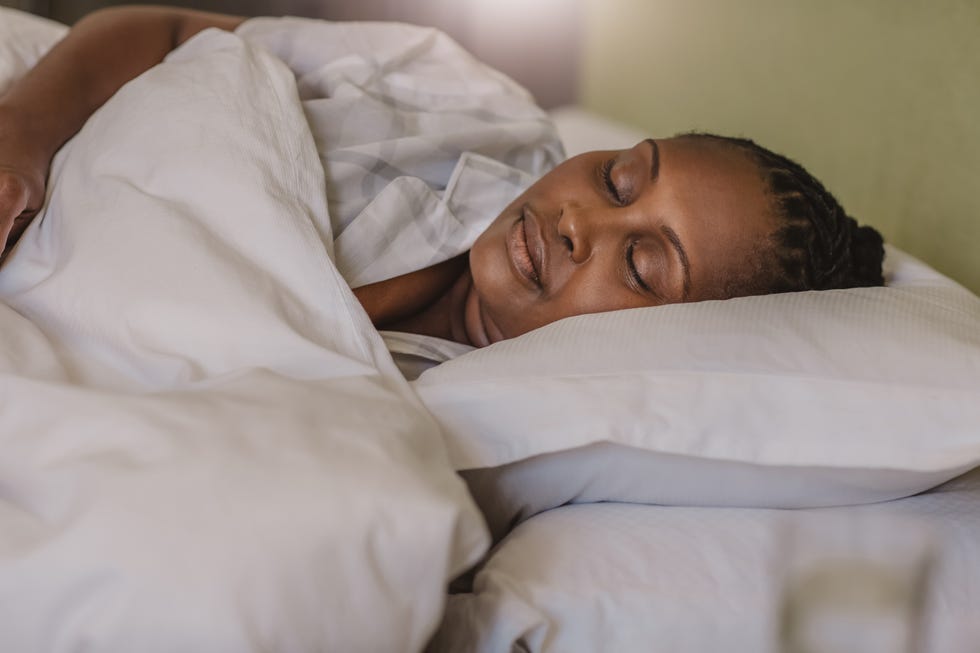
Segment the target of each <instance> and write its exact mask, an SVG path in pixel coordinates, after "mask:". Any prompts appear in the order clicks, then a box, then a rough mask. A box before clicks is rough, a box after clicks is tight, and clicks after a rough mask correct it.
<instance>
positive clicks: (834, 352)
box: [415, 249, 980, 536]
mask: <svg viewBox="0 0 980 653" xmlns="http://www.w3.org/2000/svg"><path fill="white" fill-rule="evenodd" d="M887 259H888V260H887V263H888V269H887V270H886V271H887V273H888V277H889V280H890V284H891V287H886V288H865V289H851V290H838V291H825V292H807V293H794V294H785V295H771V296H762V297H748V298H741V299H733V300H728V301H725V302H703V303H697V304H682V305H672V306H664V307H659V308H652V309H637V310H630V311H620V312H616V313H609V314H600V315H588V316H580V317H575V318H571V319H567V320H563V321H560V322H557V323H554V324H551V325H549V326H547V327H544V328H542V329H538V330H536V331H534V332H531V333H529V334H526V335H524V336H522V337H520V338H515V339H513V340H508V341H503V342H500V343H498V344H495V345H493V346H491V347H487V348H485V349H481V350H477V351H474V352H472V353H469V354H466V355H464V356H461V357H459V358H457V359H455V360H452V361H449V362H447V363H444V364H442V365H440V366H439V367H436V368H434V369H432V370H430V371H428V372H426V373H424V374H423V375H422V376H421V377H420V378H419V379H418V380H417V381H416V382H415V387H416V389H417V390H418V392H419V394H420V395H421V397H422V399H423V401H424V402H425V403H426V405H427V406H428V407H429V409H430V410H431V411H432V412H433V413H434V414H435V415H436V417H437V418H438V420H439V421H440V422H441V423H442V425H443V426H444V428H445V431H446V433H447V434H448V437H449V441H448V444H449V448H450V452H451V455H452V458H453V462H454V464H455V466H456V468H457V469H459V470H468V471H466V472H465V473H464V476H465V477H466V478H467V480H468V481H469V482H470V487H471V490H472V491H473V492H474V495H475V496H476V498H477V502H478V503H479V504H480V505H481V507H482V508H483V509H484V511H485V514H486V515H487V517H488V519H489V521H490V525H491V529H492V530H493V531H494V532H495V535H497V536H499V535H501V534H502V533H503V532H504V531H505V530H506V529H507V527H508V526H509V525H512V523H513V522H515V521H519V520H520V519H521V518H524V517H527V516H529V515H531V514H534V513H536V512H540V511H541V510H545V509H548V508H552V507H555V506H557V505H561V504H563V503H567V502H573V501H575V502H585V501H630V502H640V503H665V504H681V505H715V506H770V507H787V508H790V507H806V506H825V505H839V504H849V503H861V502H871V501H882V500H886V499H892V498H895V497H900V496H906V495H909V494H913V493H915V492H919V491H922V490H924V489H926V488H929V487H931V486H934V485H937V484H938V483H941V482H943V481H945V480H947V479H949V478H952V477H954V476H956V475H957V474H960V473H962V472H963V471H965V470H967V469H969V468H971V467H973V466H975V465H977V464H978V463H980V300H978V298H977V297H976V296H974V295H973V294H971V293H970V292H969V291H967V290H965V289H964V288H962V287H960V286H958V285H957V284H955V283H954V282H952V281H950V280H948V279H945V278H943V277H942V276H941V275H939V274H938V273H936V272H934V271H932V270H930V269H929V268H928V267H926V266H925V265H923V264H922V263H920V262H918V261H916V260H914V259H912V258H911V257H909V256H908V255H905V254H902V253H900V252H898V251H896V250H894V249H889V250H888V256H887Z"/></svg>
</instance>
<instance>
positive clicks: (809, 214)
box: [681, 132, 884, 296]
mask: <svg viewBox="0 0 980 653" xmlns="http://www.w3.org/2000/svg"><path fill="white" fill-rule="evenodd" d="M681 136H682V137H685V138H699V139H700V138H704V139H711V140H714V141H716V142H719V143H722V144H725V145H728V146H730V147H735V148H737V149H740V150H742V151H744V152H746V153H747V154H748V155H749V156H750V157H751V158H752V160H753V161H755V163H756V164H757V165H758V166H759V170H760V172H761V174H762V177H763V179H764V181H765V183H766V184H767V186H768V191H769V194H770V196H771V198H772V200H773V205H774V208H775V210H776V212H777V214H778V216H779V217H780V218H781V219H782V222H783V224H782V226H781V227H780V228H779V229H777V231H776V233H775V234H773V236H772V241H773V244H774V246H775V247H774V251H773V252H772V253H771V254H772V255H773V256H774V257H775V259H776V260H775V263H776V265H764V266H760V269H759V270H757V271H756V273H755V278H752V279H741V280H737V281H736V282H735V283H734V285H733V287H730V288H729V290H728V294H730V295H731V296H735V295H741V294H757V293H778V292H794V291H801V290H830V289H833V288H855V287H862V286H881V285H884V278H883V276H882V270H881V264H882V260H883V259H884V244H883V239H882V237H881V234H879V233H878V231H876V230H875V229H874V228H872V227H869V226H861V225H858V223H857V221H856V220H855V219H854V218H852V217H851V216H849V215H847V213H846V212H845V211H844V209H843V208H842V207H841V205H840V203H839V202H838V201H837V199H836V198H835V197H834V196H833V195H832V194H831V193H830V191H828V190H827V189H826V188H824V186H823V184H821V183H820V182H819V181H818V180H817V179H816V178H814V177H813V176H812V175H811V174H810V173H809V172H807V171H806V170H805V169H804V168H803V166H801V165H800V164H799V163H797V162H795V161H793V160H792V159H789V158H787V157H785V156H782V155H781V154H776V153H775V152H772V151H770V150H768V149H766V148H764V147H762V146H761V145H759V144H757V143H755V142H754V141H752V140H750V139H748V138H735V137H730V136H719V135H717V134H709V133H703V132H693V133H688V134H682V135H681ZM764 269H767V270H766V271H763V270H764ZM760 275H762V278H759V276H760Z"/></svg>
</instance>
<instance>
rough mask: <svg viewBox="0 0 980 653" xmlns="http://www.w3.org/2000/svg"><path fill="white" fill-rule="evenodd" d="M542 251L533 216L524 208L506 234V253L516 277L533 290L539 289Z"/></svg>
mask: <svg viewBox="0 0 980 653" xmlns="http://www.w3.org/2000/svg"><path fill="white" fill-rule="evenodd" d="M542 249H543V247H542V241H541V237H540V235H539V233H538V230H537V224H536V223H535V222H534V215H533V214H532V213H530V212H529V211H527V209H526V208H525V209H524V210H522V211H521V216H520V218H518V219H517V220H516V221H515V222H514V224H513V225H511V228H510V231H509V232H508V234H507V252H508V254H509V256H510V261H511V265H512V266H513V267H514V270H515V271H516V272H517V275H518V277H520V279H521V280H522V282H523V283H524V285H526V286H528V287H529V288H531V289H533V290H540V289H541V269H542V265H541V264H542Z"/></svg>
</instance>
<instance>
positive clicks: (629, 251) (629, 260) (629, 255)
mask: <svg viewBox="0 0 980 653" xmlns="http://www.w3.org/2000/svg"><path fill="white" fill-rule="evenodd" d="M633 246H634V243H630V244H629V247H628V248H626V265H627V267H628V268H629V272H630V276H631V277H633V281H635V282H636V285H638V286H639V287H640V288H642V289H643V290H645V291H646V292H648V293H651V294H656V293H654V292H653V289H652V288H651V287H650V286H649V285H648V284H647V282H646V281H644V280H643V277H642V276H640V271H639V270H637V269H636V261H635V260H633Z"/></svg>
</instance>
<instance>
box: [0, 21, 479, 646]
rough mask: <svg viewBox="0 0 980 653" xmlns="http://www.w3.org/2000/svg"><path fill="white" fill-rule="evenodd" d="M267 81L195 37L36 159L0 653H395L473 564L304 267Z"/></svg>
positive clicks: (292, 170) (303, 210)
mask: <svg viewBox="0 0 980 653" xmlns="http://www.w3.org/2000/svg"><path fill="white" fill-rule="evenodd" d="M330 236H331V234H330V221H329V215H328V210H327V206H326V194H325V189H324V175H323V170H322V167H321V165H320V161H319V157H318V154H317V151H316V148H315V144H314V141H313V138H312V137H311V134H310V132H309V128H308V125H307V122H306V120H305V117H304V114H303V110H302V105H301V103H300V99H299V97H298V94H297V90H296V85H295V80H294V77H293V75H292V74H291V72H290V71H289V69H288V68H287V67H286V66H284V65H283V64H282V63H281V62H280V61H279V60H278V59H276V58H275V57H273V56H271V55H269V54H268V53H266V52H265V51H263V50H262V49H261V48H259V47H256V46H251V45H248V44H247V43H246V42H244V41H243V40H242V39H240V38H239V37H237V36H235V35H232V34H229V33H225V32H220V31H216V30H208V31H205V32H203V33H202V34H200V35H198V36H196V37H195V38H194V39H192V40H191V41H189V42H188V43H187V44H185V45H184V46H183V47H182V48H181V49H179V50H178V51H176V52H174V53H173V54H172V55H171V56H170V57H169V58H168V61H167V62H166V63H164V64H162V65H161V66H158V67H156V68H154V69H152V70H151V71H149V72H148V73H146V74H145V75H143V76H141V77H140V78H138V79H136V80H134V81H133V82H130V83H129V84H128V85H126V86H125V87H124V88H123V89H122V90H121V91H120V92H119V93H118V94H117V95H116V96H115V97H113V98H112V99H111V100H110V101H109V102H108V103H107V104H106V105H105V106H104V107H103V108H102V109H101V110H99V111H98V112H97V113H96V114H95V115H94V116H93V117H92V119H91V120H89V122H88V123H87V124H86V125H85V127H84V128H83V129H82V131H81V132H80V133H79V134H78V135H77V136H76V137H75V138H74V139H73V140H72V141H71V142H70V143H69V144H67V145H66V146H65V147H64V148H63V149H62V151H61V152H60V153H59V154H58V156H57V158H56V160H55V163H54V166H53V169H52V173H51V178H50V185H49V198H48V202H47V205H46V208H45V210H44V212H43V214H42V215H41V216H39V217H38V218H37V219H36V220H35V222H34V223H33V224H32V225H31V227H30V228H29V229H28V231H27V232H26V233H25V234H24V236H23V237H22V239H21V241H20V242H19V243H18V246H17V248H16V250H15V251H14V253H13V254H12V256H11V257H10V258H9V259H8V261H7V263H6V264H5V265H4V267H3V269H2V273H0V297H2V299H3V304H2V306H0V322H2V325H0V329H2V331H3V333H4V338H3V339H2V341H0V384H2V386H3V397H4V405H5V407H4V410H3V412H2V415H0V479H2V482H0V633H2V634H3V635H2V639H3V648H4V650H11V651H42V650H43V651H77V650H81V649H83V648H84V649H85V650H100V651H141V652H148V653H152V652H154V651H178V650H179V651H207V652H209V653H215V652H222V651H227V652H229V653H230V652H234V653H240V652H243V651H268V650H276V651H324V650H336V651H412V650H418V649H420V648H421V647H422V645H423V644H424V643H425V641H426V640H427V638H428V637H429V635H430V634H431V632H432V630H433V629H434V627H435V626H436V624H437V623H438V619H439V617H440V615H441V612H442V606H443V602H444V590H445V585H446V583H447V582H448V580H449V579H450V578H451V577H453V576H454V575H455V574H457V573H459V572H460V571H461V570H462V569H464V568H465V567H467V566H468V565H470V564H472V563H473V562H474V561H475V560H476V559H477V558H479V556H480V555H482V553H483V552H484V551H485V549H486V542H487V538H486V534H485V528H484V526H483V524H482V520H481V518H480V516H479V513H478V512H477V511H476V509H475V508H474V506H473V504H472V501H471V499H470V498H469V497H468V495H467V494H466V490H465V487H464V485H463V484H462V483H461V482H460V481H459V480H458V478H457V477H456V476H455V474H454V473H453V471H452V469H451V467H450V466H449V464H448V457H447V455H446V452H445V449H444V445H443V443H442V438H441V435H440V431H439V427H438V425H437V424H436V423H435V422H434V421H433V420H432V418H431V416H429V415H428V413H427V412H426V411H425V410H424V408H423V407H422V406H421V404H420V403H419V402H418V400H417V398H416V397H415V396H414V394H413V393H412V391H411V388H410V386H409V385H408V384H407V383H406V382H405V381H404V379H403V378H402V377H401V376H400V375H399V374H398V372H397V370H396V368H395V366H394V364H393V362H392V360H391V358H390V356H389V355H388V353H387V351H386V350H385V348H384V345H383V343H382V341H381V338H380V336H379V335H378V333H377V332H376V331H375V330H374V329H373V328H372V326H371V324H370V322H369V320H368V318H367V316H366V315H365V314H364V312H363V310H362V309H361V307H360V306H359V304H358V303H357V301H356V299H355V298H354V296H353V294H352V292H351V291H350V289H349V287H348V285H347V284H346V283H345V281H344V279H343V277H342V276H341V274H340V273H339V272H338V270H337V269H336V267H335V266H334V264H333V262H332V260H331V252H332V248H331V242H330V240H331V239H330Z"/></svg>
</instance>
